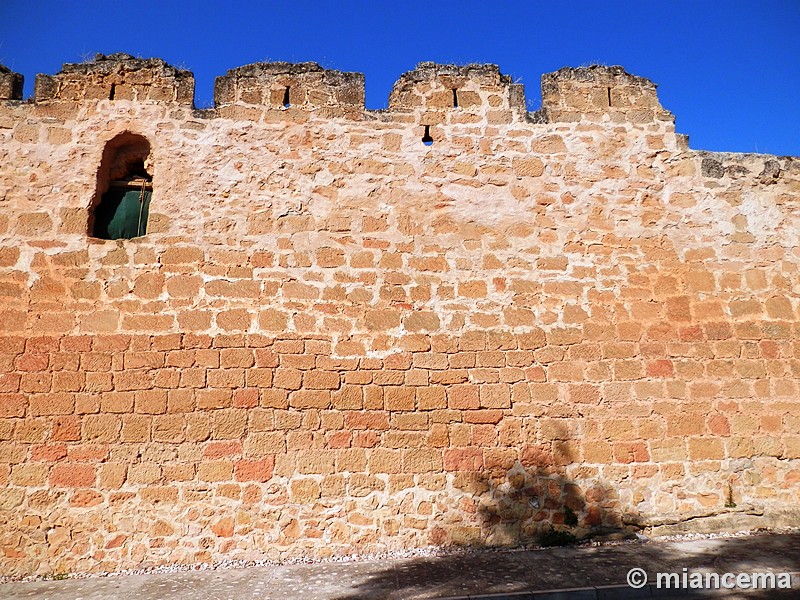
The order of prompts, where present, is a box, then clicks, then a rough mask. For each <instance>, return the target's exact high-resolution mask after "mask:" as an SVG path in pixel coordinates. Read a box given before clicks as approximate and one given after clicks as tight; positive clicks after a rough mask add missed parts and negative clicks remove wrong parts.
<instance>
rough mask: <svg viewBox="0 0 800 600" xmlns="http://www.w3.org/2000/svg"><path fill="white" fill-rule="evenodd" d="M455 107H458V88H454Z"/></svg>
mask: <svg viewBox="0 0 800 600" xmlns="http://www.w3.org/2000/svg"><path fill="white" fill-rule="evenodd" d="M453 108H458V90H457V89H456V88H453Z"/></svg>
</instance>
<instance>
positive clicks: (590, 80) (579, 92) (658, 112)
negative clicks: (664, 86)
mask: <svg viewBox="0 0 800 600" xmlns="http://www.w3.org/2000/svg"><path fill="white" fill-rule="evenodd" d="M542 111H543V112H544V113H545V114H546V115H547V118H548V119H549V120H550V121H552V122H561V121H563V122H577V121H581V120H589V121H601V120H603V119H605V118H608V119H610V120H611V121H612V122H622V121H628V122H631V123H639V124H644V123H649V122H652V121H656V120H658V121H667V122H669V123H672V122H673V121H674V117H673V116H672V114H670V113H669V112H667V111H666V110H664V109H663V108H662V107H661V104H660V103H659V101H658V96H657V94H656V85H655V84H654V83H653V82H652V81H650V80H649V79H645V78H644V77H637V76H635V75H631V74H629V73H627V72H626V71H625V69H623V68H622V67H620V66H613V67H606V66H602V65H592V66H590V67H579V68H571V67H565V68H563V69H559V70H558V71H556V72H554V73H546V74H544V75H542Z"/></svg>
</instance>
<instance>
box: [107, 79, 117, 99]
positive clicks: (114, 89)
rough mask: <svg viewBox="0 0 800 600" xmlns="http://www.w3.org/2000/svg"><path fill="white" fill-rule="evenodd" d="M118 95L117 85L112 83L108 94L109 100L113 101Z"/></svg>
mask: <svg viewBox="0 0 800 600" xmlns="http://www.w3.org/2000/svg"><path fill="white" fill-rule="evenodd" d="M116 93H117V84H116V83H112V84H111V91H110V92H108V99H109V100H113V99H114V95H115V94H116Z"/></svg>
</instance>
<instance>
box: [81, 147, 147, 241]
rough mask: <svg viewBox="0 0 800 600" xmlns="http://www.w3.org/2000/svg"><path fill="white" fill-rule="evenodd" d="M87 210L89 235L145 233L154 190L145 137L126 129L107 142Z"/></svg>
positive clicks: (125, 236)
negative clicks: (88, 209) (90, 203)
mask: <svg viewBox="0 0 800 600" xmlns="http://www.w3.org/2000/svg"><path fill="white" fill-rule="evenodd" d="M95 189H96V191H95V195H94V198H93V199H92V206H91V210H90V211H89V223H88V233H89V235H90V236H91V237H95V238H100V239H105V240H116V239H131V238H135V237H139V236H142V235H144V234H145V233H146V232H147V216H148V213H149V210H150V197H151V196H152V193H153V177H152V164H151V148H150V142H148V141H147V138H145V137H143V136H141V135H138V134H135V133H131V132H129V131H126V132H124V133H120V134H119V135H117V136H115V137H114V138H112V139H111V140H109V141H108V142H107V143H106V147H105V148H104V149H103V157H102V159H101V160H100V167H99V168H98V170H97V187H96V188H95Z"/></svg>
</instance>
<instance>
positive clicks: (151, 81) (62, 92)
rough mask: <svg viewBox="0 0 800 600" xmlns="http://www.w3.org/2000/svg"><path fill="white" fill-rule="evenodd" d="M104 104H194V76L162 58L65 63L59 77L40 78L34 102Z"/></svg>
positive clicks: (101, 57) (126, 57) (122, 56)
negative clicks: (109, 102)
mask: <svg viewBox="0 0 800 600" xmlns="http://www.w3.org/2000/svg"><path fill="white" fill-rule="evenodd" d="M101 100H109V101H116V100H130V101H135V102H148V101H150V102H171V103H178V104H191V103H192V102H193V100H194V75H192V73H191V72H189V71H184V70H180V69H177V68H175V67H173V66H171V65H168V64H167V63H166V62H164V61H163V60H161V59H160V58H149V59H142V58H134V57H133V56H131V55H129V54H123V53H117V54H111V55H109V56H105V55H103V54H98V55H96V56H95V58H94V59H93V60H92V61H88V62H84V63H65V64H64V65H63V67H62V70H61V72H60V73H58V74H56V75H42V74H39V75H37V76H36V81H35V86H34V101H35V102H36V103H37V104H43V103H52V102H71V103H84V102H87V101H101Z"/></svg>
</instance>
